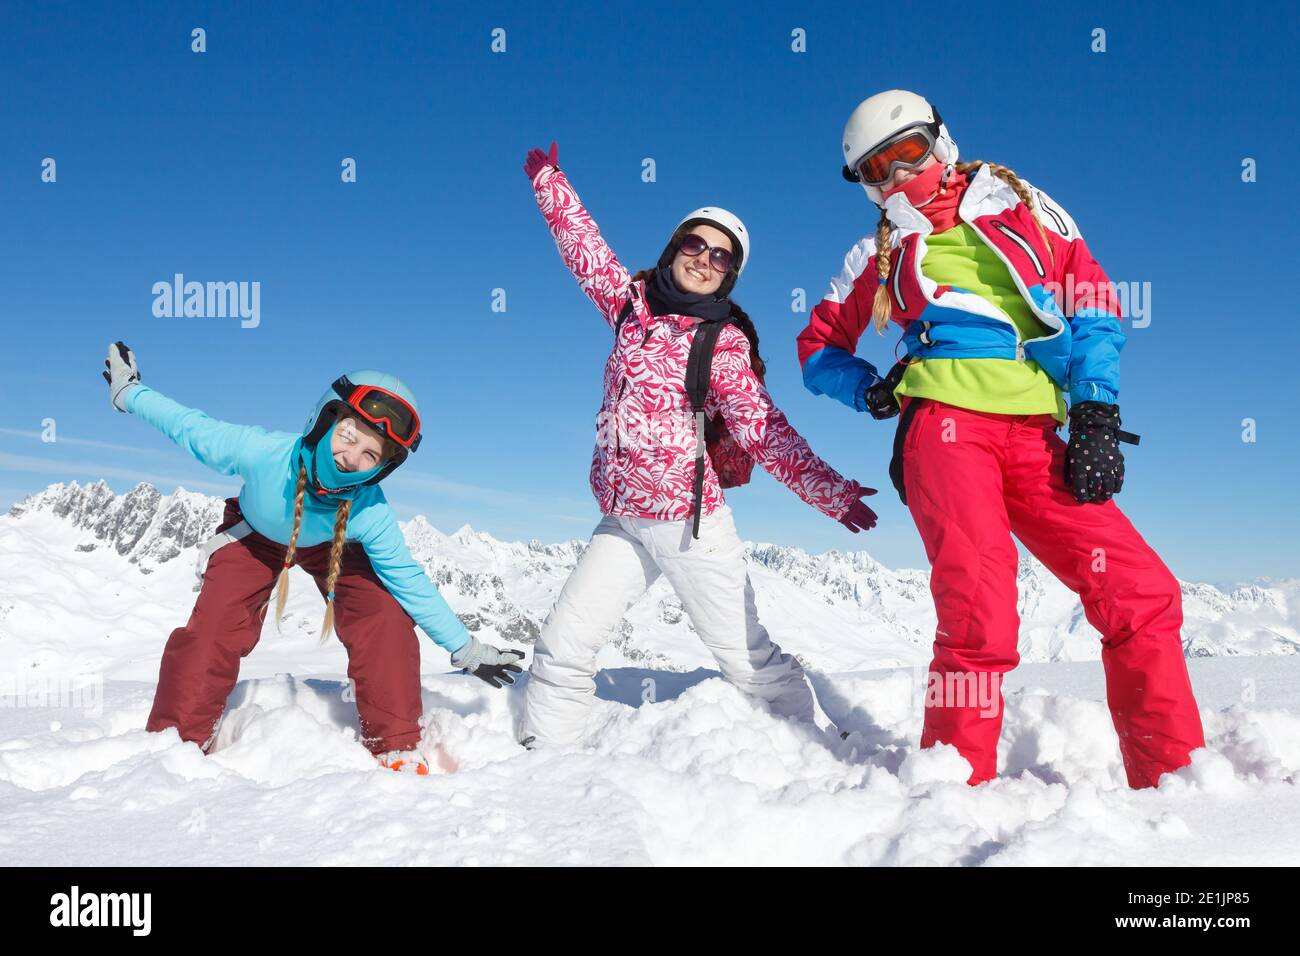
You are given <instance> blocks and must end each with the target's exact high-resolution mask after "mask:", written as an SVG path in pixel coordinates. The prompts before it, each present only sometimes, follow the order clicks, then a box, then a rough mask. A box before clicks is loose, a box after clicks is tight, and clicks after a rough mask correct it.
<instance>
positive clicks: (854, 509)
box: [840, 488, 876, 534]
mask: <svg viewBox="0 0 1300 956" xmlns="http://www.w3.org/2000/svg"><path fill="white" fill-rule="evenodd" d="M875 493H876V489H875V488H863V489H862V490H861V491H860V492H858V498H859V500H857V501H854V502H853V503H852V504H851V505H849V510H848V511H847V512H845V514H844V517H843V518H841V519H840V524H842V525H844V527H846V528H848V529H849V530H850V531H852V532H853V533H854V534H857V533H858V532H859V531H870V530H871V529H872V528H874V527H875V526H876V513H875V512H874V511H872V510H871V509H870V508H868V507H867V506H866V505H865V504H863V503H862V501H861V500H860V499H861V498H863V497H865V496H867V495H874V494H875Z"/></svg>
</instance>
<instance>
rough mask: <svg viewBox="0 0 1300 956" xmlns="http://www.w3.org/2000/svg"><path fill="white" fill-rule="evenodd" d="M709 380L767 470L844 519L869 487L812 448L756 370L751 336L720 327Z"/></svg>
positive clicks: (736, 430)
mask: <svg viewBox="0 0 1300 956" xmlns="http://www.w3.org/2000/svg"><path fill="white" fill-rule="evenodd" d="M709 384H710V389H709V395H710V398H711V399H712V400H713V401H714V402H715V403H716V410H717V411H718V412H720V413H721V414H722V418H723V421H725V422H726V423H727V429H728V430H729V431H730V432H731V434H732V437H734V438H735V439H736V441H737V442H738V443H739V444H740V446H741V447H742V448H744V449H745V451H747V452H749V453H750V454H751V455H752V456H753V457H754V460H755V461H757V462H758V463H759V464H760V465H762V466H763V468H764V470H766V471H767V472H768V474H770V475H771V476H772V477H773V478H775V479H776V480H777V481H779V482H781V483H782V484H783V485H785V486H786V487H787V488H789V489H790V490H791V491H793V492H794V493H795V494H796V495H798V496H799V497H800V498H802V499H803V500H804V501H805V502H807V503H808V504H810V505H812V506H813V507H814V508H816V509H817V510H818V511H820V512H822V513H823V514H825V515H828V516H829V517H831V518H834V519H835V520H836V521H842V520H843V519H844V518H845V517H846V516H847V515H848V514H849V512H850V509H851V508H852V506H853V505H854V504H859V506H860V507H861V505H860V503H859V502H858V498H859V497H860V496H861V495H862V494H864V492H869V489H863V487H862V486H861V485H859V484H858V483H857V482H856V481H852V480H850V479H847V478H845V477H843V476H842V475H841V474H840V473H839V472H837V471H836V470H835V469H834V468H832V467H831V466H830V465H828V464H827V463H826V462H825V461H823V460H822V459H821V458H819V457H817V455H816V454H814V453H813V450H812V449H811V448H810V447H809V446H808V442H807V441H806V440H805V439H804V437H803V436H802V435H800V434H799V433H798V432H797V431H795V430H794V426H792V425H791V424H790V422H789V420H787V419H786V417H785V413H784V412H782V411H781V410H780V409H779V408H777V407H776V405H775V404H774V403H773V402H772V396H771V395H769V394H768V391H767V388H766V387H765V386H764V385H763V383H762V382H760V381H759V380H758V376H757V375H756V374H754V369H753V366H752V365H751V364H750V358H749V341H748V339H746V338H745V336H744V335H743V334H742V333H740V332H738V331H736V330H735V329H734V328H728V329H725V330H723V334H722V335H721V336H719V338H718V344H717V347H716V348H715V349H714V352H713V366H712V369H711V373H710V380H709ZM874 518H875V516H874V515H872V516H871V522H872V523H874ZM855 530H856V529H855Z"/></svg>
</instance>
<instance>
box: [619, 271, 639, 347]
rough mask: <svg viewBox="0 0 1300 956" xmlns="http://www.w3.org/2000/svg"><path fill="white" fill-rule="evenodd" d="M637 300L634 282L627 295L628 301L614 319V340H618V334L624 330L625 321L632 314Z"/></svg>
mask: <svg viewBox="0 0 1300 956" xmlns="http://www.w3.org/2000/svg"><path fill="white" fill-rule="evenodd" d="M635 302H636V283H635V282H634V283H632V285H631V287H630V289H629V291H628V296H627V301H626V302H624V303H623V308H622V309H620V310H619V313H618V318H617V319H616V320H615V321H614V341H615V342H617V341H618V334H619V332H621V331H622V330H623V323H624V322H625V321H627V317H628V316H629V315H631V314H632V307H633V305H634V303H635Z"/></svg>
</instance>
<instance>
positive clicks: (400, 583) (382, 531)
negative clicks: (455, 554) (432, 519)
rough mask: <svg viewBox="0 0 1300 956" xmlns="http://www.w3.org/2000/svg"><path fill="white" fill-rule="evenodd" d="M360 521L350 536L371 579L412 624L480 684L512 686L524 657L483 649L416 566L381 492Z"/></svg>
mask: <svg viewBox="0 0 1300 956" xmlns="http://www.w3.org/2000/svg"><path fill="white" fill-rule="evenodd" d="M359 517H360V520H359V521H357V522H356V523H355V524H354V525H352V526H351V527H352V530H353V533H354V534H356V535H357V539H358V540H359V541H360V542H361V545H362V547H364V548H365V549H366V556H367V557H368V558H369V559H370V565H371V567H373V568H374V569H375V574H377V575H378V576H379V580H380V581H381V582H382V583H383V585H384V587H386V588H387V589H388V592H389V593H390V594H392V595H393V597H395V598H396V599H397V603H399V604H400V605H402V608H403V609H404V610H405V611H406V613H407V614H409V615H410V616H411V619H412V620H413V621H415V623H416V624H418V625H419V626H420V627H421V628H422V629H423V630H424V632H425V633H426V634H428V635H429V637H431V638H432V639H433V641H434V643H435V644H437V645H438V646H439V647H441V648H442V649H443V650H445V651H447V652H448V653H449V654H450V655H451V663H452V666H454V667H459V668H462V669H464V670H465V671H468V672H469V673H471V674H473V675H474V676H475V677H477V678H478V679H479V680H481V681H484V682H485V683H488V684H491V685H492V686H493V687H496V688H500V687H503V686H505V685H506V684H513V683H514V676H513V675H515V674H518V673H519V672H520V670H521V668H520V667H519V661H521V660H523V659H524V652H523V651H520V650H516V649H514V648H505V649H501V648H498V647H494V646H493V645H491V644H485V643H483V642H482V641H479V640H478V639H477V638H475V637H473V636H471V635H470V633H469V631H467V630H466V629H465V625H464V624H462V623H461V620H460V618H458V617H457V616H456V614H455V612H454V611H452V609H451V607H450V606H448V604H447V602H446V600H445V599H444V598H443V596H442V594H441V593H439V591H438V588H437V587H436V586H435V585H434V583H433V582H432V581H430V580H429V576H428V575H427V574H425V573H424V569H423V568H421V567H420V566H419V565H418V564H416V563H415V559H414V558H413V557H411V552H410V550H409V549H408V548H407V547H406V539H405V538H404V537H402V530H401V529H400V528H399V527H398V526H397V519H396V518H394V517H393V511H392V509H391V508H390V507H389V506H388V502H387V501H386V500H385V499H384V497H383V495H382V493H381V495H380V497H379V500H378V501H377V502H376V503H374V504H372V505H370V506H369V507H368V508H367V510H366V513H365V514H363V515H360V516H359Z"/></svg>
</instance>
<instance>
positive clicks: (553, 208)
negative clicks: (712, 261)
mask: <svg viewBox="0 0 1300 956" xmlns="http://www.w3.org/2000/svg"><path fill="white" fill-rule="evenodd" d="M556 158H557V150H556V146H555V144H554V143H552V144H551V151H550V153H549V154H548V153H542V151H541V150H536V149H535V150H533V151H532V152H530V153H529V154H528V161H527V162H526V163H525V164H524V171H525V172H526V173H527V174H528V178H529V180H530V181H531V182H532V184H533V194H534V195H535V197H536V199H537V206H538V208H539V209H541V211H542V218H544V219H545V220H546V225H547V226H548V227H549V228H550V230H551V236H552V238H554V239H555V245H556V247H557V248H558V249H559V250H560V257H561V258H562V259H563V260H564V264H565V265H566V266H568V267H569V271H570V272H572V273H573V277H574V278H575V279H577V280H578V285H579V286H580V287H581V288H582V291H583V292H584V293H585V294H586V296H587V298H589V299H590V300H591V301H592V302H593V303H595V305H596V308H598V309H600V312H601V315H603V316H604V317H605V321H606V322H608V323H609V325H610V327H611V328H612V327H613V325H614V322H615V321H616V320H617V318H618V313H619V310H620V309H621V308H622V307H623V303H624V302H626V301H627V297H628V289H629V286H630V285H631V283H632V277H631V275H629V274H628V271H627V270H626V269H624V268H623V266H622V265H621V264H620V263H619V261H618V259H617V258H616V257H615V256H614V251H613V250H612V249H610V247H609V245H608V244H607V243H606V242H605V240H604V239H603V238H601V235H600V228H599V227H598V226H597V225H596V221H595V220H594V219H592V218H591V214H590V213H588V212H587V210H586V208H585V207H584V206H583V205H582V201H581V200H580V199H579V198H578V194H577V193H576V192H575V191H574V189H573V186H571V185H570V184H569V180H568V177H566V176H565V175H564V173H562V172H561V171H560V167H559V166H558V165H556Z"/></svg>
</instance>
